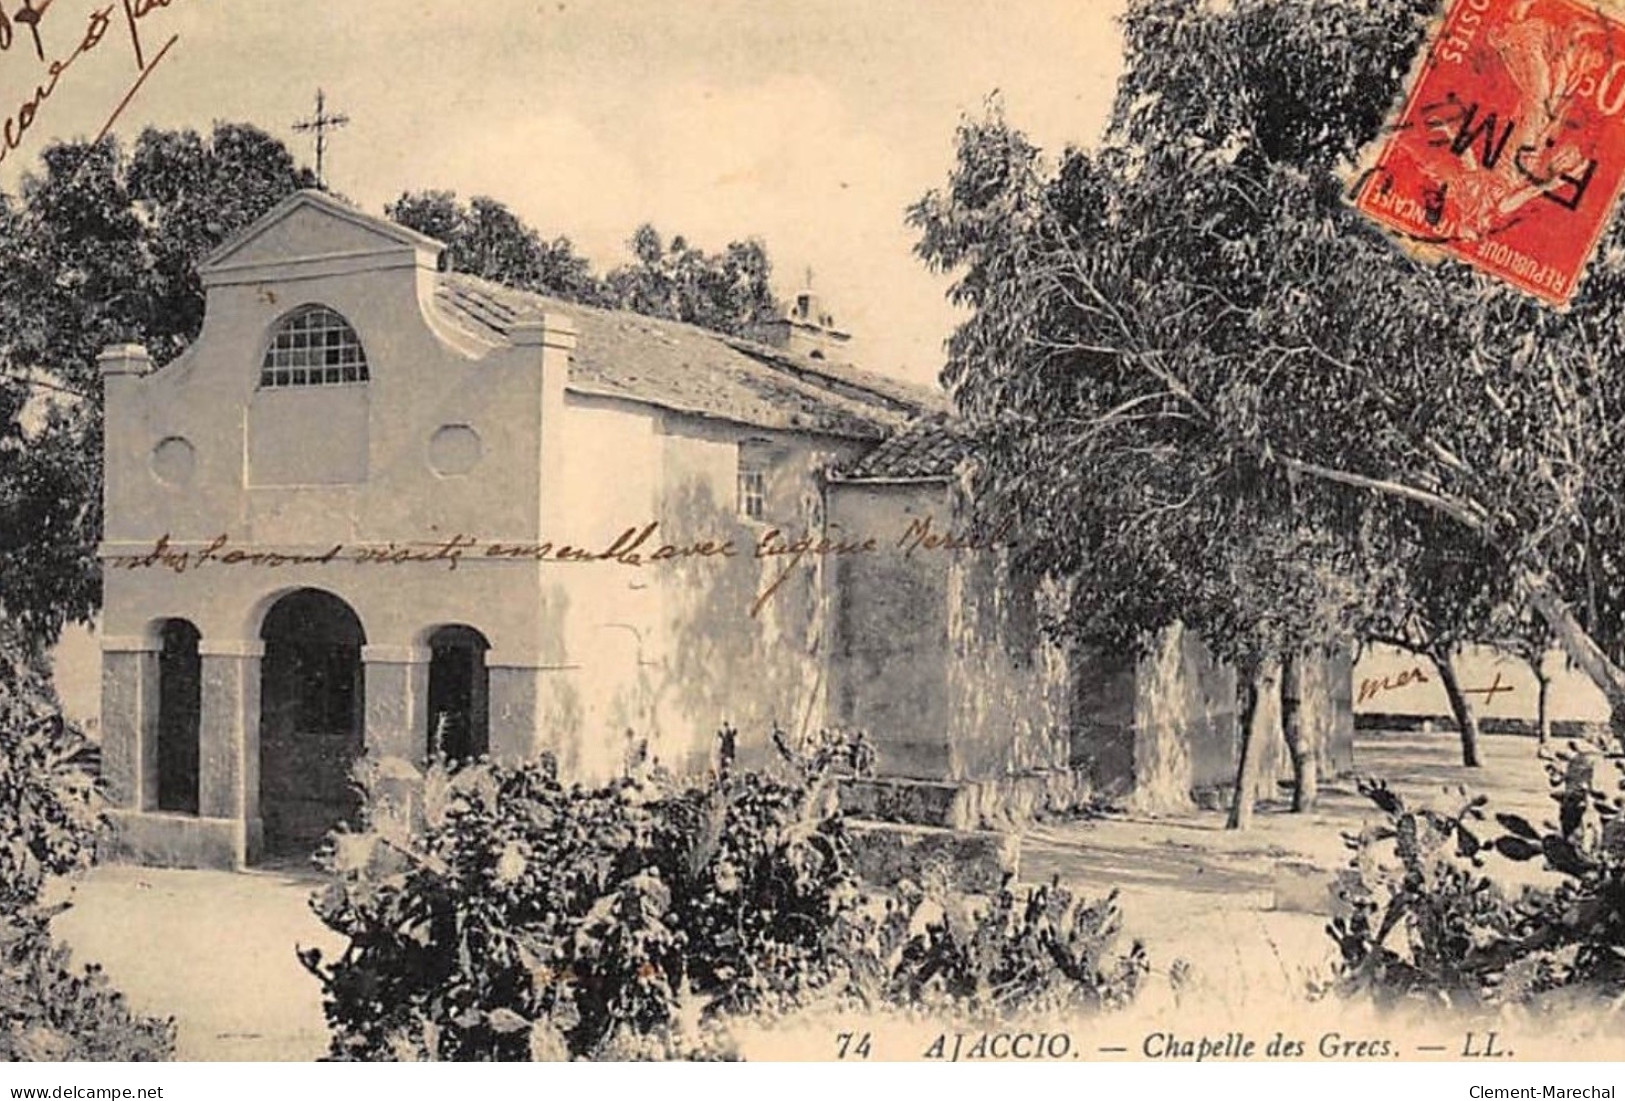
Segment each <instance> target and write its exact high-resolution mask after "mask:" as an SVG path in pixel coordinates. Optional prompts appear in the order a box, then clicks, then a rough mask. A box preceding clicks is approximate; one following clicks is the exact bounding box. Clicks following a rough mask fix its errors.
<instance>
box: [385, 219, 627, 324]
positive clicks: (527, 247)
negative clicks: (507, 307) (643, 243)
mask: <svg viewBox="0 0 1625 1101" xmlns="http://www.w3.org/2000/svg"><path fill="white" fill-rule="evenodd" d="M384 215H385V216H386V217H388V218H390V219H392V220H394V221H396V222H399V223H400V224H401V225H403V226H406V227H407V228H409V229H415V230H417V231H418V232H419V233H423V234H426V235H428V236H430V237H433V238H434V239H435V240H437V241H439V242H441V243H442V244H444V245H445V246H446V259H447V261H448V263H449V264H450V265H451V268H452V270H454V271H462V272H467V273H469V274H470V275H477V276H479V277H480V278H482V279H489V280H491V281H493V282H496V283H502V284H504V285H506V286H510V287H515V288H517V289H519V290H526V291H534V292H535V293H537V294H547V295H553V296H555V297H558V298H562V299H564V300H565V301H568V302H584V303H587V304H589V305H595V304H599V303H601V302H602V301H603V298H604V292H603V288H602V286H601V285H600V283H599V281H598V279H597V277H596V276H594V275H593V273H592V265H591V264H590V263H589V262H588V261H587V259H586V258H585V257H583V256H578V255H577V254H576V251H575V246H574V245H573V244H571V242H570V239H569V238H568V237H555V238H554V239H553V240H552V241H544V240H543V239H542V236H541V234H540V233H538V232H537V231H536V230H535V229H532V228H531V227H530V226H529V225H527V224H525V222H524V220H523V219H521V218H520V217H519V216H518V215H517V214H515V213H514V212H513V211H511V210H509V209H508V207H507V206H505V205H504V204H502V203H500V202H498V201H497V200H496V199H492V198H489V197H487V196H484V195H476V196H475V197H474V198H473V200H471V201H470V202H469V203H468V204H467V205H464V204H463V203H461V202H459V201H458V199H457V195H456V193H455V192H452V191H418V192H403V193H402V195H401V197H400V198H399V199H396V200H395V201H394V202H393V203H391V204H389V205H388V206H387V207H385V208H384Z"/></svg>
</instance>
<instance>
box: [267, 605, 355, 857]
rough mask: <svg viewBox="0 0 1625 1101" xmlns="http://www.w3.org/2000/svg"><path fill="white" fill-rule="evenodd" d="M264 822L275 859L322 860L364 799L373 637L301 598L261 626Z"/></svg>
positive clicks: (347, 615)
mask: <svg viewBox="0 0 1625 1101" xmlns="http://www.w3.org/2000/svg"><path fill="white" fill-rule="evenodd" d="M260 638H261V639H262V640H263V641H264V642H265V656H264V658H263V659H262V660H261V663H260V814H261V816H262V818H263V820H264V826H265V852H266V855H268V856H292V855H301V854H306V853H310V852H313V851H314V850H315V849H316V848H317V846H319V845H320V844H321V842H322V839H323V838H324V837H325V836H326V835H327V834H328V832H329V831H331V830H332V829H333V828H334V827H336V826H337V825H339V823H341V822H349V821H354V818H355V814H356V811H357V810H358V809H359V806H360V800H359V796H358V795H357V794H356V792H355V790H354V789H353V788H352V787H351V785H350V771H351V769H352V768H353V767H354V765H355V762H356V759H357V758H359V757H360V756H361V751H362V745H363V740H362V739H363V735H362V714H363V710H362V704H363V686H362V684H363V682H362V666H361V647H362V645H363V644H364V643H365V642H366V635H365V633H364V632H363V631H362V629H361V620H360V619H358V618H357V617H356V614H355V612H354V611H352V610H351V608H350V606H349V605H348V604H346V603H345V602H344V601H342V600H340V599H339V598H338V597H336V596H334V595H333V594H332V593H328V592H323V591H321V590H320V589H298V590H295V591H294V592H291V593H289V594H287V595H286V596H284V597H282V598H281V599H280V600H278V601H277V602H276V603H275V604H273V605H272V606H271V609H270V611H268V612H267V613H266V615H265V622H264V623H263V624H262V625H261V627H260Z"/></svg>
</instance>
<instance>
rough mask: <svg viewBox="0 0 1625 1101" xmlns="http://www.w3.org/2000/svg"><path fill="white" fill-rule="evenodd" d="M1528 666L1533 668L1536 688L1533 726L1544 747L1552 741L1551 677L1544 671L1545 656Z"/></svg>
mask: <svg viewBox="0 0 1625 1101" xmlns="http://www.w3.org/2000/svg"><path fill="white" fill-rule="evenodd" d="M1529 664H1530V665H1532V666H1534V669H1535V684H1536V685H1537V686H1538V687H1537V690H1536V694H1535V726H1536V729H1537V730H1538V731H1539V736H1540V744H1541V745H1543V746H1544V745H1546V744H1548V743H1549V742H1551V740H1552V706H1551V699H1552V675H1551V674H1550V673H1548V672H1547V671H1546V660H1545V655H1541V656H1540V657H1538V658H1536V659H1535V660H1534V661H1532V662H1530V663H1529Z"/></svg>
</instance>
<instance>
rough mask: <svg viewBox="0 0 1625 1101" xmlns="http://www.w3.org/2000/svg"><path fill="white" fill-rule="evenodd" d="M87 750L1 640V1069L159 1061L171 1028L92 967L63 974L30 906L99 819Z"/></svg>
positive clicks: (21, 655)
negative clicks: (42, 1062)
mask: <svg viewBox="0 0 1625 1101" xmlns="http://www.w3.org/2000/svg"><path fill="white" fill-rule="evenodd" d="M93 761H94V750H93V747H92V745H91V744H90V743H89V741H88V740H87V739H86V738H85V737H84V735H83V734H82V733H81V732H80V731H78V730H77V729H75V728H74V727H73V726H72V725H70V724H69V723H66V722H65V721H64V720H63V718H62V715H61V714H60V712H59V711H58V709H57V707H56V701H55V698H54V696H53V694H52V692H51V689H50V683H49V680H48V678H47V677H46V675H45V674H44V672H43V668H42V664H41V662H39V661H38V659H37V656H36V655H34V654H33V653H32V652H31V651H30V650H29V648H28V647H27V646H26V645H23V644H22V643H21V642H20V641H19V640H18V639H17V638H16V636H15V635H14V634H13V633H11V632H7V631H4V630H0V1058H3V1059H7V1060H15V1059H48V1060H67V1059H97V1060H117V1061H122V1062H129V1061H148V1060H156V1059H167V1058H169V1057H170V1055H171V1054H172V1052H173V1050H174V1026H173V1024H172V1022H169V1021H160V1020H155V1019H153V1018H148V1017H142V1016H138V1015H136V1014H132V1013H131V1012H130V1011H129V1008H128V1007H127V1006H126V1005H125V1002H124V999H123V997H122V996H121V995H120V994H118V993H117V992H116V991H114V990H113V989H112V987H111V986H110V985H109V984H108V981H107V979H106V977H105V976H104V975H103V974H102V972H101V970H100V969H99V968H97V967H95V966H89V967H83V968H74V967H72V966H70V964H69V953H68V950H67V949H66V948H65V947H62V946H60V945H57V944H55V943H54V942H53V941H52V939H51V934H50V920H51V918H52V917H53V916H54V914H55V913H56V912H57V911H56V910H54V909H47V908H45V907H43V906H41V905H40V895H41V893H42V891H43V890H44V888H45V885H46V882H47V881H48V880H49V879H50V877H52V876H60V875H66V874H69V873H72V872H77V871H80V870H82V869H84V868H87V867H88V866H89V865H90V863H91V861H92V858H93V856H94V853H95V842H96V837H97V833H98V831H99V829H100V825H101V819H100V814H99V812H98V809H97V806H96V790H95V774H94V771H93Z"/></svg>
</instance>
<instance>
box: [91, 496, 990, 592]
mask: <svg viewBox="0 0 1625 1101" xmlns="http://www.w3.org/2000/svg"><path fill="white" fill-rule="evenodd" d="M1010 543H1011V538H1010V529H1009V528H1008V527H1004V528H1000V529H998V530H996V531H992V532H988V533H979V534H971V533H965V532H956V531H953V530H951V529H947V528H944V527H942V526H939V525H938V523H937V522H936V520H935V519H934V518H933V517H931V516H929V515H926V516H920V517H916V518H915V519H913V520H910V521H909V522H908V523H907V524H906V525H905V526H904V527H903V529H902V531H901V532H899V533H897V534H896V535H895V536H886V537H880V536H874V535H853V534H846V533H842V534H833V533H825V534H814V533H812V532H810V531H808V532H801V533H793V532H785V531H783V530H781V529H779V528H769V529H767V530H766V531H764V532H763V533H762V534H761V535H760V536H759V537H758V538H756V539H755V541H754V542H752V543H748V544H741V542H740V541H739V539H738V538H736V537H734V536H709V537H705V538H697V539H696V538H682V539H677V540H667V539H666V538H665V537H663V536H662V535H661V533H660V524H659V522H658V521H650V522H648V523H645V524H641V525H634V526H631V527H627V528H624V529H622V530H621V532H620V534H618V535H617V536H615V538H614V539H612V540H610V541H609V542H607V543H604V544H601V545H599V546H597V547H594V546H592V545H590V544H586V543H579V544H577V543H563V542H555V541H543V542H534V543H532V542H509V541H504V540H498V539H486V538H481V537H478V536H473V535H467V534H464V533H462V532H458V533H456V534H453V535H450V536H447V537H445V538H444V539H437V540H434V541H430V542H407V543H396V542H387V543H354V544H347V543H342V542H340V543H332V544H324V545H323V546H322V547H321V549H309V550H298V551H289V550H269V549H265V548H261V547H253V546H233V545H232V541H231V538H230V536H228V535H226V534H224V533H222V534H220V535H217V536H215V537H214V538H213V539H211V540H210V541H209V542H207V543H200V544H197V545H182V544H180V543H177V542H176V541H174V540H172V539H171V538H170V536H169V535H168V534H165V535H161V536H159V537H158V538H157V539H156V540H154V541H153V545H152V549H151V550H143V551H142V552H141V553H137V554H111V555H108V556H107V557H106V558H105V559H104V561H105V564H106V566H107V568H109V569H121V570H143V569H155V568H157V569H167V570H170V571H172V572H174V573H188V572H192V571H196V570H204V569H218V568H222V567H228V568H229V567H258V568H262V569H278V568H281V567H286V566H334V565H351V566H403V565H410V564H417V565H437V566H441V567H444V568H445V569H448V570H455V569H457V568H458V567H459V566H460V565H461V564H463V563H464V562H471V561H481V560H484V561H509V562H513V561H522V562H547V563H560V564H574V565H580V564H586V563H594V562H596V563H605V564H610V565H615V566H622V567H627V568H631V569H645V568H658V567H661V566H668V565H671V564H674V563H683V562H707V561H709V562H725V561H727V560H730V559H747V560H752V561H756V562H761V563H764V564H769V565H777V566H779V567H780V568H779V571H778V574H777V576H776V577H775V578H774V579H773V580H772V581H770V582H769V583H768V584H767V586H766V587H765V588H764V589H763V591H762V592H761V593H760V594H759V595H758V596H757V597H756V600H755V602H754V603H753V604H752V605H751V609H750V614H751V615H752V616H753V617H754V616H756V615H758V614H759V613H760V612H761V610H762V608H763V607H764V606H765V605H766V603H767V602H768V601H769V600H770V599H771V598H772V597H773V594H774V593H776V592H778V591H779V590H780V589H781V588H782V587H783V585H784V582H785V581H786V580H787V579H788V578H789V577H790V576H791V574H792V573H794V572H795V570H797V569H798V568H804V567H810V566H811V565H812V564H813V563H814V562H818V561H823V560H827V559H833V558H843V557H844V558H851V557H860V556H873V555H878V554H882V553H891V554H899V555H901V556H903V557H905V558H910V557H913V556H915V555H916V554H931V553H936V554H953V553H958V552H975V551H988V550H996V549H998V548H1000V547H1004V546H1008V545H1010Z"/></svg>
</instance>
